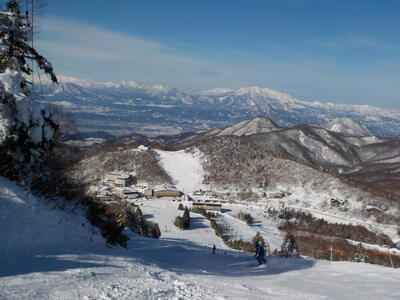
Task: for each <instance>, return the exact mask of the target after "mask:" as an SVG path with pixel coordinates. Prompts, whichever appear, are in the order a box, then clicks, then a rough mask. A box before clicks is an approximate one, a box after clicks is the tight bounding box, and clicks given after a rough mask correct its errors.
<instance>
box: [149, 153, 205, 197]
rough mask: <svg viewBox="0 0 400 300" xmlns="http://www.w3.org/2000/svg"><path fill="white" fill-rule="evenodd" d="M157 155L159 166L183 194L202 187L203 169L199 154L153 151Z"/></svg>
mask: <svg viewBox="0 0 400 300" xmlns="http://www.w3.org/2000/svg"><path fill="white" fill-rule="evenodd" d="M155 151H156V152H157V154H158V155H159V159H160V164H161V165H162V166H163V168H164V169H165V170H166V171H167V172H168V174H169V175H170V176H171V177H172V178H173V179H174V180H175V184H176V187H177V188H178V189H179V190H181V191H182V192H185V193H190V192H192V191H194V190H196V189H199V188H202V187H204V186H203V174H204V172H203V168H202V166H201V160H200V152H198V151H196V152H195V153H191V152H185V151H184V150H181V151H163V150H155Z"/></svg>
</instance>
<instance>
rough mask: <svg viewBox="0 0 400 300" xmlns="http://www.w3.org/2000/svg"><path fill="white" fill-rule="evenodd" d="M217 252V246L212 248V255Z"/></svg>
mask: <svg viewBox="0 0 400 300" xmlns="http://www.w3.org/2000/svg"><path fill="white" fill-rule="evenodd" d="M215 250H217V247H215V245H214V246H213V248H212V254H213V255H215Z"/></svg>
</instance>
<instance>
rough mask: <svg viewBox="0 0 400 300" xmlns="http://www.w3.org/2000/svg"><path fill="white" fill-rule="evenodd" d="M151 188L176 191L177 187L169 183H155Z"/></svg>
mask: <svg viewBox="0 0 400 300" xmlns="http://www.w3.org/2000/svg"><path fill="white" fill-rule="evenodd" d="M153 190H154V191H166V190H168V191H178V189H177V188H176V187H175V186H173V185H169V184H160V185H157V186H155V187H153Z"/></svg>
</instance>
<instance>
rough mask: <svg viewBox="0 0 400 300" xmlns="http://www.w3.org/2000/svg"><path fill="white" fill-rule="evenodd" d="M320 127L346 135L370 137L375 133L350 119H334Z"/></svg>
mask: <svg viewBox="0 0 400 300" xmlns="http://www.w3.org/2000/svg"><path fill="white" fill-rule="evenodd" d="M320 127H322V128H325V129H326V130H329V131H333V132H340V133H343V134H347V135H355V136H370V135H375V133H374V132H373V131H372V130H371V129H369V128H368V127H367V126H366V125H364V124H362V123H360V122H358V121H356V120H354V119H352V118H334V119H332V120H330V121H329V122H326V123H324V124H322V125H320Z"/></svg>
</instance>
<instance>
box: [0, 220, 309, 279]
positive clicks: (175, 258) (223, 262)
mask: <svg viewBox="0 0 400 300" xmlns="http://www.w3.org/2000/svg"><path fill="white" fill-rule="evenodd" d="M193 226H195V225H193ZM130 238H131V239H130V241H129V243H128V249H124V248H120V247H114V248H107V247H106V246H101V247H99V246H98V245H93V246H94V247H93V248H90V249H85V250H76V251H70V250H69V251H60V250H58V251H53V252H51V251H46V250H45V249H43V251H36V253H37V255H34V254H30V255H24V256H15V257H14V258H11V259H8V260H6V261H4V260H3V261H0V265H1V268H0V277H5V276H14V275H23V274H29V273H34V272H57V271H65V270H71V269H72V270H73V269H79V268H86V269H93V271H96V272H98V271H97V270H96V269H97V268H102V267H115V268H121V267H123V266H121V262H122V263H123V262H126V263H129V262H135V261H137V262H140V263H142V264H144V265H157V266H158V267H160V268H161V269H165V270H168V271H171V272H176V273H178V274H202V275H220V276H231V277H236V276H237V277H243V276H261V275H264V276H265V275H274V274H281V273H286V272H291V271H295V270H302V269H308V268H312V267H313V265H314V261H313V260H307V259H296V258H280V257H272V256H269V257H267V260H268V266H267V268H254V267H249V265H250V264H255V263H256V260H255V258H254V257H253V255H252V254H251V253H244V252H239V251H233V250H226V251H225V250H223V249H218V248H217V251H216V255H212V248H211V246H210V247H206V246H201V245H197V244H194V243H193V242H191V241H188V240H184V239H167V238H166V239H160V240H157V239H151V238H145V237H142V236H139V235H137V234H133V233H132V234H130ZM114 260H118V264H117V263H114V262H113V261H114ZM105 262H106V263H105Z"/></svg>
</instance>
